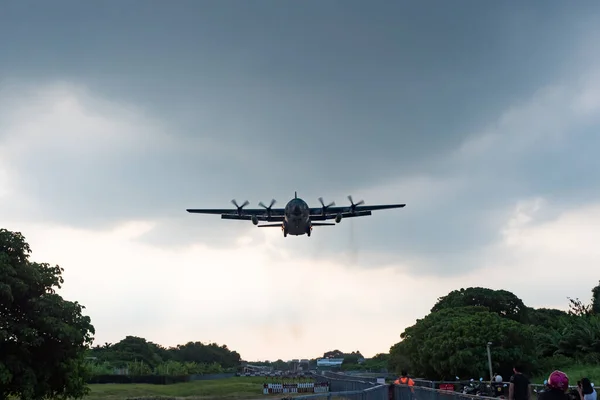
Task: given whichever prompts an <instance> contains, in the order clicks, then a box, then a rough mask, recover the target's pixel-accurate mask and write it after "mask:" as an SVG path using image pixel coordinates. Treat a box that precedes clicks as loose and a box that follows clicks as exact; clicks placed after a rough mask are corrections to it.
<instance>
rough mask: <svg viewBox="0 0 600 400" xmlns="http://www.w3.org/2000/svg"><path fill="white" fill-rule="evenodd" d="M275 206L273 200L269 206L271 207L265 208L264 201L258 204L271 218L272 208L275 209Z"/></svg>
mask: <svg viewBox="0 0 600 400" xmlns="http://www.w3.org/2000/svg"><path fill="white" fill-rule="evenodd" d="M273 204H275V199H273V200H271V204H269V207H267V206H265V204H264V203H263V202H262V201H261V202H260V203H258V205H259V206H261V207H262V208H264V209H265V210H267V215H268V216H269V217H271V207H273Z"/></svg>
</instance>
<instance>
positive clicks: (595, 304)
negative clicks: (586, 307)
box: [592, 281, 600, 315]
mask: <svg viewBox="0 0 600 400" xmlns="http://www.w3.org/2000/svg"><path fill="white" fill-rule="evenodd" d="M592 312H593V313H594V314H598V315H600V281H598V285H597V286H595V287H594V288H593V289H592Z"/></svg>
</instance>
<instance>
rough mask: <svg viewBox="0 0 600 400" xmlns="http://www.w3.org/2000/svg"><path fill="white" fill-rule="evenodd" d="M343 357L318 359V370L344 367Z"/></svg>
mask: <svg viewBox="0 0 600 400" xmlns="http://www.w3.org/2000/svg"><path fill="white" fill-rule="evenodd" d="M343 362H344V359H343V358H320V359H318V360H317V370H320V371H324V370H333V369H339V368H341V367H342V363H343Z"/></svg>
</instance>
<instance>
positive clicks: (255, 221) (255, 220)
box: [251, 215, 258, 225]
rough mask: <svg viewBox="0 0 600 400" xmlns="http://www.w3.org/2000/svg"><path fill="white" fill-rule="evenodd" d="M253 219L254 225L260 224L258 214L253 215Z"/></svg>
mask: <svg viewBox="0 0 600 400" xmlns="http://www.w3.org/2000/svg"><path fill="white" fill-rule="evenodd" d="M251 220H252V223H253V224H254V225H258V218H256V215H253V216H252V218H251Z"/></svg>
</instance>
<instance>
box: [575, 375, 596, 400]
mask: <svg viewBox="0 0 600 400" xmlns="http://www.w3.org/2000/svg"><path fill="white" fill-rule="evenodd" d="M577 383H578V384H577V391H578V392H579V397H580V399H581V400H596V398H597V396H598V395H597V394H596V390H594V388H593V387H592V383H591V382H590V380H589V379H588V378H583V379H582V380H581V382H577Z"/></svg>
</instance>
